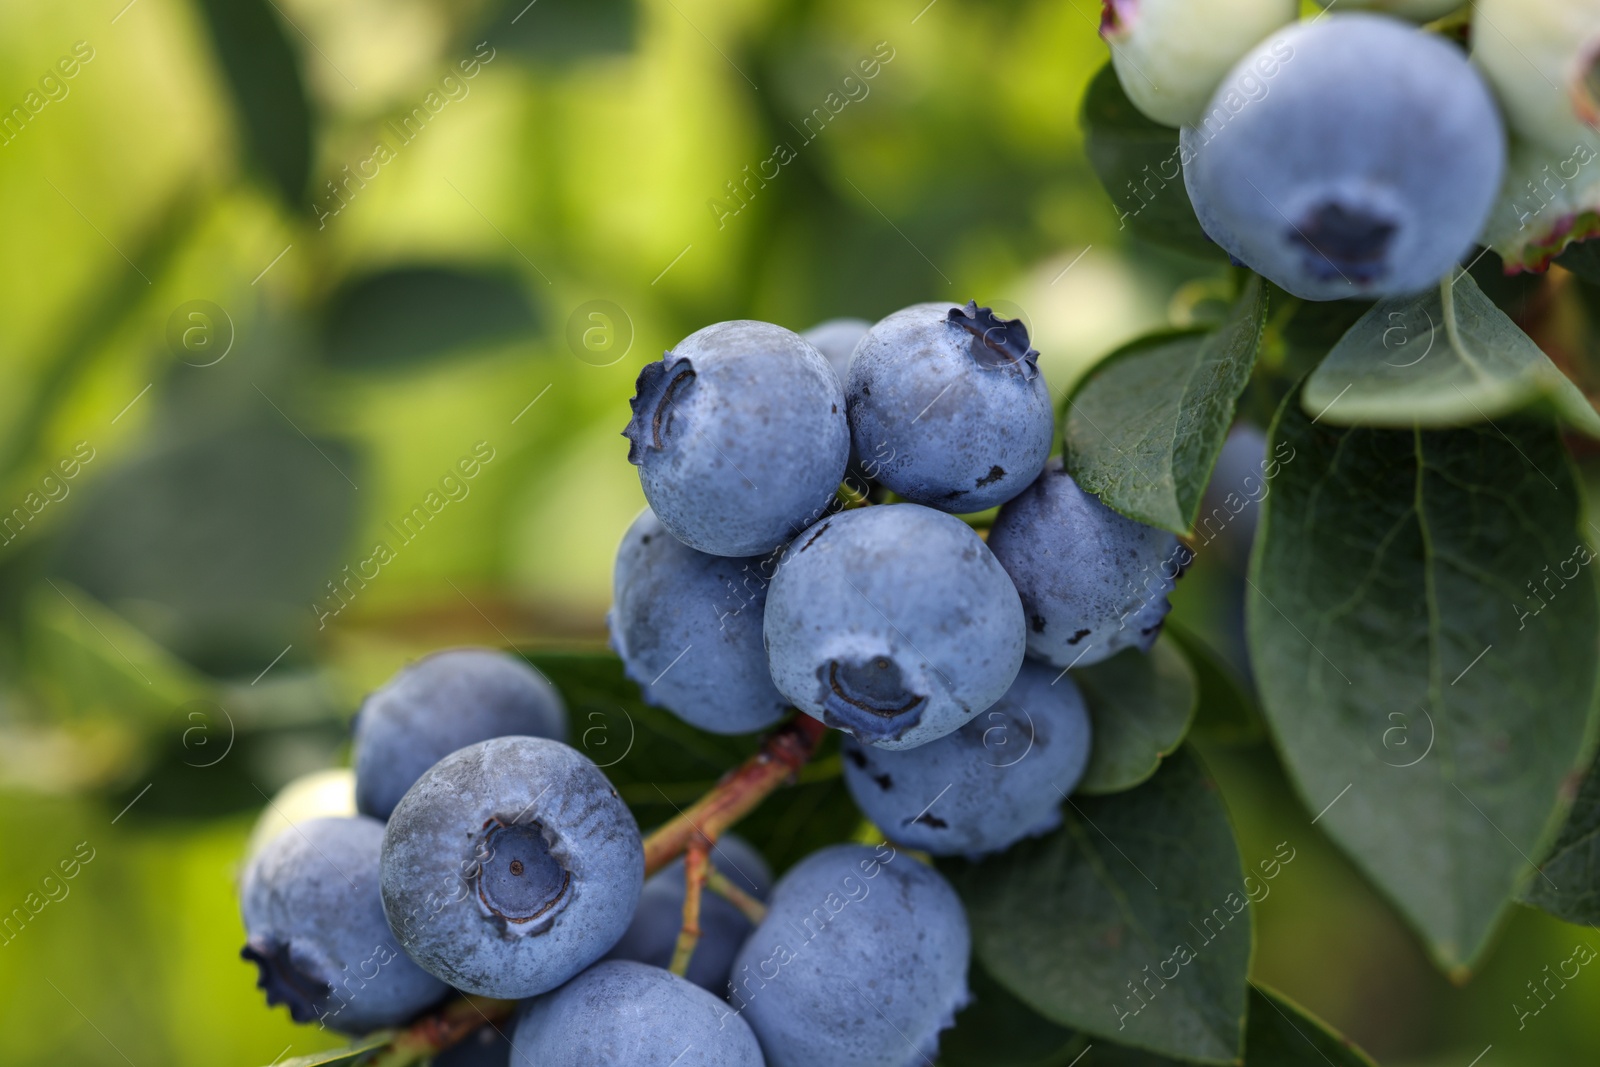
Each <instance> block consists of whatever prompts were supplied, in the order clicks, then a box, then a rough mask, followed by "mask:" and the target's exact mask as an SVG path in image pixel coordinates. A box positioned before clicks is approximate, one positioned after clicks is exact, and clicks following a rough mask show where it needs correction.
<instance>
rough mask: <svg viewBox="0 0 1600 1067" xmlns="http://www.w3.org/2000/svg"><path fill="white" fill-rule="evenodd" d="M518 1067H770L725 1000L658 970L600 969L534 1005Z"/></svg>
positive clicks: (521, 1033)
mask: <svg viewBox="0 0 1600 1067" xmlns="http://www.w3.org/2000/svg"><path fill="white" fill-rule="evenodd" d="M512 1045H513V1051H512V1053H511V1062H512V1063H513V1064H517V1065H520V1064H524V1063H526V1064H529V1065H530V1067H532V1065H539V1067H545V1065H549V1067H557V1065H559V1067H617V1065H620V1064H626V1065H627V1067H688V1065H690V1064H694V1065H697V1067H765V1062H770V1061H763V1059H762V1055H761V1046H760V1045H758V1044H757V1043H756V1038H755V1035H754V1034H752V1033H751V1032H750V1027H749V1026H747V1025H746V1024H745V1023H744V1022H743V1021H742V1020H741V1019H740V1018H739V1017H738V1016H737V1015H735V1014H733V1012H731V1011H730V1010H729V1009H728V1006H727V1005H726V1004H724V1003H723V1002H722V1001H721V1000H720V999H719V998H717V997H715V996H713V995H712V994H710V993H708V992H706V991H705V990H704V989H701V988H700V987H699V986H697V985H695V984H693V983H692V982H688V981H685V980H684V979H682V978H679V977H678V976H677V975H675V974H671V973H669V972H667V971H664V970H662V969H661V968H659V967H650V966H647V965H645V964H643V963H635V962H633V961H631V960H607V961H606V962H604V963H597V964H595V965H594V966H593V967H590V968H589V969H588V970H587V971H584V972H583V973H582V974H580V975H579V976H578V977H576V978H574V979H573V980H572V981H570V982H568V983H567V984H566V985H564V986H562V987H561V988H560V989H558V990H556V991H554V992H552V993H547V994H545V995H544V996H542V997H537V998H535V999H534V1000H533V1001H532V1002H531V1003H530V1004H529V1005H528V1006H527V1008H526V1009H525V1010H524V1012H523V1014H522V1018H521V1020H520V1021H519V1022H518V1023H517V1030H516V1034H515V1035H514V1037H513V1038H512Z"/></svg>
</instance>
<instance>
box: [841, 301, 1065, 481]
mask: <svg viewBox="0 0 1600 1067" xmlns="http://www.w3.org/2000/svg"><path fill="white" fill-rule="evenodd" d="M1038 359H1039V353H1038V352H1036V351H1034V350H1033V349H1032V348H1031V347H1030V346H1029V344H1028V330H1027V327H1026V326H1024V325H1023V323H1022V322H1021V320H1018V319H1002V318H1000V317H998V316H997V315H995V314H994V312H992V311H990V310H989V309H988V308H980V307H978V305H977V304H976V302H974V303H970V304H968V305H967V306H966V307H965V308H959V307H952V306H951V305H949V304H915V305H913V306H911V307H908V308H905V309H903V310H901V311H897V312H895V313H894V314H893V315H890V316H889V317H888V318H886V319H884V320H883V321H882V322H880V323H878V324H877V325H876V326H874V327H872V329H871V330H868V331H867V334H866V336H865V337H863V338H862V339H861V343H860V344H859V345H857V346H856V352H855V356H854V357H853V358H852V359H851V361H850V380H849V383H848V386H847V388H846V389H845V395H846V397H847V399H848V401H849V412H850V437H851V441H852V443H853V445H854V447H855V454H856V457H857V461H858V462H859V464H860V465H861V468H862V469H863V470H864V471H865V472H866V474H867V476H868V477H870V478H872V479H873V480H875V481H877V482H879V483H880V484H882V485H884V486H887V487H888V488H889V489H892V490H893V491H894V492H896V493H898V494H900V495H901V496H902V497H905V498H906V499H907V500H910V501H912V502H914V503H917V504H924V505H926V506H928V507H931V508H938V509H939V510H940V511H952V512H972V511H983V510H984V509H985V508H992V507H994V506H995V505H996V504H1001V503H1004V502H1005V501H1007V500H1010V499H1011V498H1012V497H1014V496H1016V495H1017V494H1018V493H1020V492H1021V491H1022V490H1023V489H1024V488H1025V487H1026V486H1027V484H1028V483H1029V482H1031V481H1033V479H1034V477H1035V476H1036V475H1037V474H1038V473H1039V470H1040V468H1042V467H1043V466H1044V462H1045V460H1046V459H1047V458H1048V457H1049V455H1050V442H1051V440H1052V438H1053V436H1054V434H1055V417H1054V412H1053V411H1052V409H1051V404H1050V390H1049V388H1048V387H1047V386H1046V385H1045V382H1044V376H1043V375H1042V374H1041V373H1040V371H1039V365H1038Z"/></svg>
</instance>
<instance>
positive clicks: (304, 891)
mask: <svg viewBox="0 0 1600 1067" xmlns="http://www.w3.org/2000/svg"><path fill="white" fill-rule="evenodd" d="M382 845H383V824H382V823H381V822H379V821H378V820H377V819H369V818H366V817H364V816H351V817H346V818H322V819H311V820H309V821H307V822H302V823H300V824H298V825H297V826H296V827H294V829H293V830H291V831H289V832H286V833H280V834H278V835H277V836H276V837H274V838H273V839H272V840H270V841H268V842H267V844H266V845H265V846H264V847H263V848H262V850H261V852H260V854H259V855H258V856H256V858H255V859H254V860H252V861H251V862H250V864H249V866H248V867H247V868H246V870H245V875H244V884H243V886H242V887H241V894H240V895H241V899H242V902H243V903H242V910H243V912H244V926H245V931H246V934H247V937H248V940H247V942H246V944H245V947H244V949H243V951H242V952H241V953H240V955H242V956H243V957H244V958H245V959H247V960H249V961H251V962H252V963H254V964H256V966H257V967H258V968H260V972H261V973H260V979H259V981H258V985H259V986H260V988H261V989H263V990H265V991H266V994H267V1003H268V1004H286V1005H287V1006H288V1008H289V1014H290V1015H291V1016H292V1017H293V1018H294V1021H295V1022H297V1023H308V1022H313V1021H318V1020H320V1021H321V1023H322V1024H323V1025H324V1026H327V1027H328V1028H329V1029H332V1030H339V1031H342V1032H344V1033H349V1034H364V1033H367V1032H368V1031H371V1030H378V1029H381V1028H383V1027H387V1026H397V1025H399V1024H400V1023H403V1022H405V1021H406V1020H408V1019H410V1018H411V1017H412V1016H413V1015H415V1014H416V1013H417V1012H419V1011H421V1010H422V1009H424V1008H426V1007H428V1006H429V1005H431V1004H433V1003H434V1002H435V1001H437V1000H438V999H439V998H440V997H442V996H444V994H445V992H446V989H445V985H444V983H443V982H440V981H439V980H438V979H436V978H434V977H433V976H432V975H430V974H428V973H426V972H424V971H423V970H422V969H421V968H420V967H418V966H417V965H416V964H415V963H412V962H411V960H409V959H408V958H406V955H405V953H404V952H402V951H401V950H400V946H399V945H398V944H396V943H395V939H394V935H393V934H391V933H390V932H389V924H388V923H386V922H385V921H384V917H383V901H382V900H381V898H380V897H379V895H378V853H379V849H380V848H381V847H382Z"/></svg>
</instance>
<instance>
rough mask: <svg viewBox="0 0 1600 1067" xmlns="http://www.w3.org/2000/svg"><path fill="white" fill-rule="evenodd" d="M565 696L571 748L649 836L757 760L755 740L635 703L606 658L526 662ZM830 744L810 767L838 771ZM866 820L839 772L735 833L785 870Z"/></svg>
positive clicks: (569, 656)
mask: <svg viewBox="0 0 1600 1067" xmlns="http://www.w3.org/2000/svg"><path fill="white" fill-rule="evenodd" d="M525 658H526V659H527V660H528V662H530V663H532V664H533V665H534V666H535V667H538V668H539V669H540V670H541V671H543V672H544V674H545V675H546V676H547V677H548V678H549V679H550V681H551V682H552V683H554V684H555V686H556V688H557V689H559V690H560V691H561V695H562V697H563V699H564V700H565V701H566V704H567V721H568V724H569V726H568V737H567V742H568V743H569V744H571V745H572V746H573V747H574V748H576V749H577V750H578V751H580V752H582V753H583V754H584V755H586V756H588V757H589V758H590V759H592V760H594V761H595V763H596V764H597V765H598V766H599V767H600V768H601V769H602V770H603V771H605V773H606V776H607V777H608V778H610V779H611V781H612V783H613V784H614V785H615V786H616V787H617V791H618V792H619V793H621V794H622V798H623V800H625V801H627V803H628V806H629V807H630V808H631V809H632V810H633V813H634V815H635V817H636V818H637V819H638V820H639V825H640V826H641V827H643V828H644V829H645V830H647V831H648V830H650V829H651V828H653V827H655V826H659V825H660V824H661V823H664V822H666V821H667V820H668V819H670V818H672V817H673V816H674V815H676V814H678V812H679V811H680V810H682V809H683V808H686V807H688V806H689V805H690V804H692V803H693V802H694V801H696V800H698V799H699V798H700V797H701V795H702V794H704V793H705V792H706V791H707V790H709V789H710V788H711V787H712V786H713V785H715V784H716V782H717V779H719V778H720V777H721V776H722V774H723V772H725V771H727V770H728V769H729V768H731V767H733V766H734V765H735V764H737V763H739V762H740V761H742V760H744V759H745V758H746V757H747V756H750V755H752V754H753V753H754V752H755V751H756V749H757V748H758V747H759V746H760V742H761V738H760V736H759V735H753V734H752V735H749V736H746V737H721V736H718V735H715V734H708V733H706V732H705V731H704V730H699V729H696V728H695V727H692V726H690V725H689V724H688V723H685V722H684V721H683V720H682V719H679V718H678V717H677V716H676V715H673V714H672V713H671V712H667V711H663V710H662V709H660V708H653V707H650V706H649V705H648V704H645V703H644V702H643V701H641V700H640V699H639V687H638V686H637V685H635V684H634V683H633V682H631V681H629V680H628V679H627V677H626V676H625V675H624V674H623V672H622V661H621V660H619V659H617V657H615V656H613V655H609V654H594V653H581V652H536V653H529V654H527V655H526V657H525ZM837 744H838V741H837V738H836V737H834V736H831V735H830V736H829V737H828V738H827V740H826V741H825V742H824V745H823V748H822V750H821V751H820V752H819V753H818V754H817V757H816V758H815V759H814V760H813V761H812V766H813V767H817V768H827V767H830V766H836V764H837V762H838V760H837V757H836V756H834V755H833V754H834V753H835V752H836V750H837ZM860 822H861V814H860V812H859V811H858V810H857V809H856V807H855V803H854V801H852V800H851V799H850V793H849V790H848V789H846V788H845V785H844V780H843V778H842V777H840V776H839V774H838V773H837V770H835V772H834V773H832V774H831V775H829V776H826V777H824V778H822V779H821V780H816V781H807V782H804V783H802V784H799V785H793V786H788V787H786V788H785V789H784V791H783V796H782V798H781V802H774V803H770V804H763V805H761V806H760V807H759V808H757V809H756V810H755V811H754V812H752V813H751V814H750V815H749V816H748V817H747V818H745V819H744V820H743V821H741V822H740V823H739V825H738V826H737V827H736V828H735V831H734V832H735V833H737V834H739V835H740V836H742V837H744V838H745V839H746V840H747V841H749V842H751V843H752V844H754V845H755V846H756V847H757V848H759V849H760V850H761V853H762V854H763V855H764V856H766V857H767V859H768V860H769V861H770V862H771V863H772V865H773V867H774V869H775V870H779V871H781V870H783V869H784V868H786V867H788V866H789V865H790V864H792V863H794V862H796V861H797V860H799V859H800V858H802V857H803V856H806V855H809V854H810V853H812V852H814V851H816V850H817V849H819V848H821V847H823V846H824V845H830V844H833V843H835V842H838V841H840V840H843V839H846V838H848V837H849V836H850V835H851V834H852V833H853V832H854V831H855V829H856V827H857V826H858V825H860Z"/></svg>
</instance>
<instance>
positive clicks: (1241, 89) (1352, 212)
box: [1180, 14, 1506, 300]
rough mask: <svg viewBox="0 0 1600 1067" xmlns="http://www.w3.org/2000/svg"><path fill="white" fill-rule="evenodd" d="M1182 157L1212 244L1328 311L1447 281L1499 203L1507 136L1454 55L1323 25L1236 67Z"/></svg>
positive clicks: (1363, 22)
mask: <svg viewBox="0 0 1600 1067" xmlns="http://www.w3.org/2000/svg"><path fill="white" fill-rule="evenodd" d="M1180 154H1181V157H1182V160H1183V173H1184V182H1185V184H1186V185H1187V186H1188V189H1189V194H1190V199H1191V201H1192V202H1193V203H1194V205H1195V210H1196V213H1197V215H1198V216H1199V218H1200V223H1201V225H1202V226H1203V227H1205V229H1206V232H1207V233H1208V234H1209V235H1210V236H1211V238H1212V239H1213V240H1215V241H1216V242H1217V243H1218V244H1220V245H1221V246H1222V247H1223V248H1225V249H1226V250H1227V251H1228V252H1229V253H1231V254H1232V255H1234V256H1236V257H1238V258H1239V259H1240V260H1242V261H1244V262H1245V263H1248V264H1249V265H1250V266H1251V267H1253V268H1254V269H1255V270H1256V271H1258V272H1259V273H1261V274H1263V275H1265V276H1266V277H1267V278H1269V279H1271V280H1272V281H1274V282H1276V283H1277V284H1279V285H1280V286H1282V287H1283V288H1285V289H1287V290H1288V291H1289V292H1291V293H1293V294H1294V295H1296V296H1299V297H1302V298H1304V299H1307V300H1335V299H1339V298H1341V297H1374V296H1397V295H1404V294H1406V293H1411V292H1416V291H1419V290H1422V289H1426V288H1428V287H1430V286H1432V285H1434V284H1436V283H1437V282H1438V281H1439V279H1440V278H1441V277H1443V276H1444V275H1445V274H1446V273H1447V272H1449V271H1450V270H1451V268H1452V267H1454V266H1455V265H1456V262H1457V260H1459V259H1460V258H1461V256H1462V255H1463V254H1464V253H1466V252H1467V251H1468V250H1469V249H1470V248H1471V247H1472V244H1473V242H1474V240H1475V239H1476V238H1477V236H1478V234H1479V232H1480V231H1481V230H1482V229H1483V225H1484V223H1485V222H1486V221H1487V219H1488V217H1489V212H1490V209H1491V208H1492V207H1493V206H1494V202H1495V198H1496V194H1497V193H1498V192H1499V191H1500V178H1501V175H1502V174H1503V173H1504V171H1505V166H1506V136H1505V131H1504V129H1503V128H1502V127H1501V123H1500V117H1499V114H1498V112H1497V110H1496V108H1495V103H1494V99H1493V98H1492V97H1491V96H1490V94H1489V90H1488V88H1487V86H1485V85H1484V83H1483V79H1482V78H1481V77H1479V75H1478V73H1477V72H1476V71H1475V70H1474V69H1473V67H1472V64H1471V63H1469V62H1468V61H1467V59H1466V57H1465V56H1463V55H1462V54H1461V52H1460V50H1459V49H1457V48H1456V47H1455V46H1454V45H1452V44H1449V43H1448V42H1446V41H1444V40H1441V39H1440V38H1439V37H1438V36H1436V35H1434V34H1430V33H1426V32H1424V31H1422V30H1420V29H1418V28H1417V27H1415V26H1412V25H1410V24H1408V23H1404V22H1400V21H1398V20H1396V19H1392V18H1388V17H1385V16H1382V15H1365V14H1352V15H1341V14H1329V15H1327V16H1326V17H1323V18H1320V19H1315V20H1312V21H1310V22H1303V23H1298V24H1296V25H1294V26H1292V27H1290V28H1288V29H1286V30H1284V31H1283V32H1281V33H1279V34H1277V35H1275V36H1273V37H1271V38H1269V39H1268V40H1266V41H1264V42H1262V43H1261V44H1260V45H1259V46H1257V48H1256V50H1255V51H1254V52H1252V53H1251V54H1250V55H1248V56H1246V57H1245V58H1244V59H1242V60H1240V62H1239V65H1238V66H1236V67H1235V68H1234V70H1233V72H1232V73H1231V74H1230V75H1229V76H1228V78H1227V79H1226V80H1225V81H1224V82H1223V83H1222V85H1221V86H1220V87H1219V88H1218V89H1217V92H1216V95H1215V96H1213V97H1212V100H1211V104H1210V109H1209V111H1208V112H1207V114H1206V115H1205V117H1204V118H1203V119H1201V120H1200V121H1199V122H1197V123H1195V124H1193V125H1190V126H1187V127H1185V128H1184V131H1183V135H1182V138H1181V147H1180Z"/></svg>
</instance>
